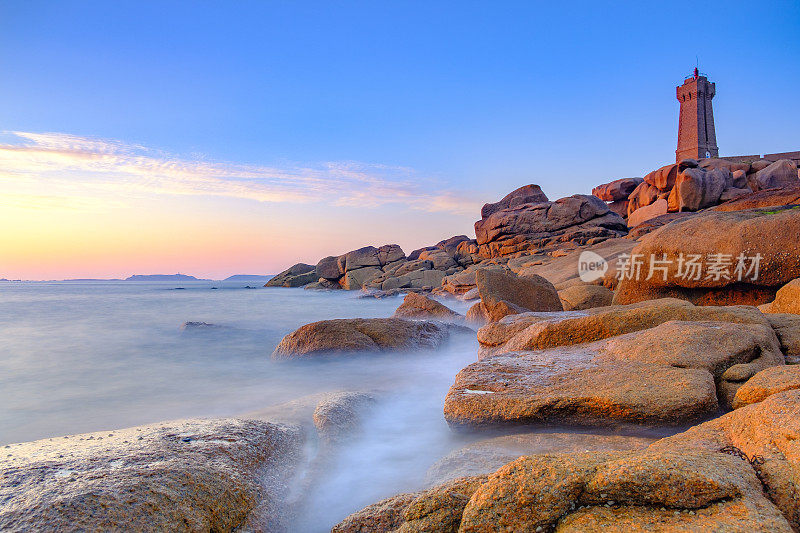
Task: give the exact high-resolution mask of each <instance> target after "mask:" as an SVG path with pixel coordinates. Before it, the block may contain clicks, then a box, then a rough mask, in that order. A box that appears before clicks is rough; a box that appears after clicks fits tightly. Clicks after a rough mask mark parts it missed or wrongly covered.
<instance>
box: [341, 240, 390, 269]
mask: <svg viewBox="0 0 800 533" xmlns="http://www.w3.org/2000/svg"><path fill="white" fill-rule="evenodd" d="M380 266H381V260H380V258H378V249H377V248H375V247H374V246H364V247H363V248H359V249H358V250H353V251H352V252H347V253H346V254H345V255H344V270H345V272H348V271H350V270H356V269H358V268H364V267H380Z"/></svg>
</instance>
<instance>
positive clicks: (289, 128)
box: [0, 0, 800, 279]
mask: <svg viewBox="0 0 800 533" xmlns="http://www.w3.org/2000/svg"><path fill="white" fill-rule="evenodd" d="M684 4H685V5H684V6H683V7H681V6H680V5H679V4H677V3H674V2H653V3H647V2H635V3H624V2H614V3H608V4H607V5H601V3H599V2H586V3H583V2H546V3H544V2H543V3H538V2H430V1H426V2H421V1H420V2H391V3H389V2H328V1H326V2H310V1H306V2H303V1H292V2H289V1H286V2H267V1H262V2H241V1H239V2H142V1H141V0H139V1H130V2H129V1H118V0H115V1H113V2H107V1H106V2H90V1H82V2H78V1H63V2H49V1H48V2H38V1H31V0H19V1H13V0H5V1H3V2H2V3H0V73H2V74H0V184H2V190H0V225H1V226H0V227H2V229H0V278H2V277H7V278H23V279H55V278H71V277H125V276H128V275H130V274H134V273H175V272H182V273H189V274H194V275H197V276H203V277H213V278H220V277H226V276H228V275H230V274H236V273H274V272H277V271H279V270H281V269H283V268H285V267H286V266H288V265H289V264H291V263H294V262H297V261H305V262H312V263H313V262H316V261H317V260H318V259H319V258H320V257H323V256H325V255H331V254H340V253H343V252H346V251H348V250H350V249H353V248H357V247H360V246H364V245H367V244H374V245H380V244H384V243H398V244H400V245H401V246H403V248H404V249H405V250H406V251H407V252H408V251H410V250H412V249H413V248H416V247H419V246H423V245H428V244H433V243H435V242H437V241H439V240H441V239H443V238H446V237H449V236H451V235H454V234H468V235H473V228H472V224H473V222H474V221H475V220H476V218H477V217H478V213H479V209H480V205H482V204H483V203H484V202H487V201H496V200H498V199H499V198H501V197H502V196H504V195H505V194H506V193H507V192H509V191H510V190H512V189H514V188H516V187H519V186H521V185H524V184H527V183H538V184H540V185H541V186H542V188H543V189H544V190H545V192H546V193H547V194H548V196H549V197H550V198H551V199H556V198H559V197H563V196H567V195H570V194H576V193H589V192H590V191H591V188H592V187H593V186H594V185H596V184H599V183H604V182H607V181H609V180H611V179H616V178H620V177H626V176H641V175H643V174H644V173H646V172H648V171H650V170H652V169H654V168H656V167H658V166H660V165H663V164H666V163H669V162H672V161H673V158H674V150H675V144H676V129H677V116H678V103H677V101H676V99H675V86H676V85H678V84H680V83H681V82H682V80H683V77H684V76H685V75H688V74H690V72H691V70H692V68H693V67H694V65H695V57H696V56H699V61H700V70H701V71H703V72H706V73H708V75H709V76H710V78H711V79H712V81H715V82H716V83H717V96H716V98H715V99H714V113H715V119H716V131H717V139H718V143H719V146H720V153H721V154H723V155H734V154H753V153H766V152H779V151H790V150H800V134H799V133H798V127H799V125H800V98H798V96H799V95H800V3H798V2H797V1H796V0H793V1H786V2H714V3H703V2H692V3H684Z"/></svg>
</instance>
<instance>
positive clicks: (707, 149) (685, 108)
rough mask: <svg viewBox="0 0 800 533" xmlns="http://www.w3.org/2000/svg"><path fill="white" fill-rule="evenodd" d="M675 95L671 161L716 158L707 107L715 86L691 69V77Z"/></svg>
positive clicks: (716, 151)
mask: <svg viewBox="0 0 800 533" xmlns="http://www.w3.org/2000/svg"><path fill="white" fill-rule="evenodd" d="M676 93H677V97H678V102H680V105H681V111H680V117H679V118H678V149H677V150H675V161H676V162H679V161H681V160H682V159H686V158H692V159H701V158H704V157H705V158H708V157H718V156H719V147H717V134H716V132H715V131H714V110H713V109H712V107H711V100H712V99H713V98H714V94H716V87H715V85H714V84H713V83H712V82H710V81H708V77H706V75H704V74H702V73H700V72H699V71H698V70H697V69H696V68H695V69H694V74H693V75H692V76H687V77H686V79H685V80H684V81H683V85H680V86H678V87H677V91H676Z"/></svg>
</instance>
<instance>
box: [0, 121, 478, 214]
mask: <svg viewBox="0 0 800 533" xmlns="http://www.w3.org/2000/svg"><path fill="white" fill-rule="evenodd" d="M0 184H2V185H3V193H1V194H4V195H6V200H5V202H0V203H6V204H8V203H12V204H15V205H17V206H22V205H24V206H27V207H31V208H36V207H39V208H44V207H46V208H52V207H53V206H54V205H61V202H62V201H63V206H64V207H65V208H81V207H86V206H88V205H100V203H99V202H96V201H95V200H96V199H98V198H102V199H106V198H108V199H112V200H116V201H117V202H119V201H120V195H128V196H130V195H137V194H142V195H145V194H159V195H195V196H197V195H202V196H218V197H229V198H240V199H247V200H254V201H258V202H281V203H286V202H288V203H311V202H321V203H329V204H333V205H339V206H359V207H379V206H382V205H388V204H401V205H404V206H406V207H408V208H410V209H416V210H423V211H431V212H435V211H438V212H451V213H459V214H473V213H476V212H477V211H478V209H479V203H478V202H477V200H475V199H472V198H469V197H468V196H467V195H465V194H463V193H462V192H460V191H454V190H449V189H447V188H444V187H441V186H437V181H436V180H432V179H426V178H425V177H423V176H420V175H418V174H417V173H416V172H415V171H414V170H413V169H409V168H403V167H395V166H385V165H375V164H365V163H358V162H354V161H345V162H325V163H320V164H314V165H285V166H280V167H271V166H259V165H247V164H239V163H232V162H224V161H216V162H215V161H207V160H203V159H200V158H186V157H176V156H173V155H171V154H168V153H165V152H162V151H159V150H155V149H152V148H148V147H145V146H139V145H133V144H126V143H122V142H119V141H115V140H106V139H94V138H88V137H80V136H75V135H68V134H63V133H30V132H20V131H13V132H4V133H3V136H2V142H0ZM43 191H45V192H43ZM9 195H10V196H9ZM14 196H15V197H16V201H15V200H14V199H13V197H14Z"/></svg>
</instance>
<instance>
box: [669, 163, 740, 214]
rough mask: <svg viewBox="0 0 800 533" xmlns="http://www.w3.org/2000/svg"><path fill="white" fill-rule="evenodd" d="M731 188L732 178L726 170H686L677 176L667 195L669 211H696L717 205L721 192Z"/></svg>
mask: <svg viewBox="0 0 800 533" xmlns="http://www.w3.org/2000/svg"><path fill="white" fill-rule="evenodd" d="M732 186H733V177H732V176H731V173H730V171H729V170H727V169H713V170H710V171H706V170H704V169H701V168H687V169H686V170H684V171H683V172H681V173H680V174H678V177H677V179H676V181H675V186H674V187H673V188H672V191H671V192H670V193H669V198H668V200H667V202H668V208H669V211H673V212H674V211H698V210H700V209H702V208H704V207H710V206H712V205H717V204H718V203H719V200H720V197H721V196H722V192H723V191H724V190H725V189H729V188H731V187H732Z"/></svg>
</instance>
